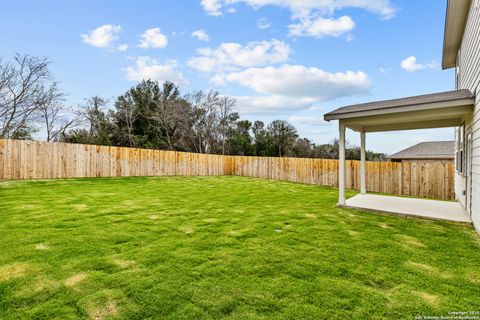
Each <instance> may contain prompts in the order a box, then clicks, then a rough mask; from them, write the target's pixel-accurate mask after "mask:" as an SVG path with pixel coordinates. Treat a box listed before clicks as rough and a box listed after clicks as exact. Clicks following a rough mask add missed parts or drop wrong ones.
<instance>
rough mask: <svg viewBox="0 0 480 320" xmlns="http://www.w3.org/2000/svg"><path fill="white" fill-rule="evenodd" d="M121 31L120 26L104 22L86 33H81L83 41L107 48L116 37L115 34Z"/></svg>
mask: <svg viewBox="0 0 480 320" xmlns="http://www.w3.org/2000/svg"><path fill="white" fill-rule="evenodd" d="M121 31H122V27H121V26H115V25H112V24H105V25H103V26H100V27H98V28H96V29H95V30H92V31H90V32H89V33H88V34H81V35H80V37H81V38H82V40H83V42H85V43H87V44H90V45H92V46H94V47H97V48H107V47H109V46H110V44H111V43H112V42H113V41H115V40H116V39H117V38H118V37H117V34H118V33H119V32H121Z"/></svg>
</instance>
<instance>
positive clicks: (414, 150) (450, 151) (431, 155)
mask: <svg viewBox="0 0 480 320" xmlns="http://www.w3.org/2000/svg"><path fill="white" fill-rule="evenodd" d="M454 152H455V141H432V142H421V143H419V144H416V145H414V146H412V147H410V148H407V149H404V150H402V151H399V152H397V153H395V154H392V155H391V156H388V157H387V159H395V160H400V159H445V160H448V159H453V158H454Z"/></svg>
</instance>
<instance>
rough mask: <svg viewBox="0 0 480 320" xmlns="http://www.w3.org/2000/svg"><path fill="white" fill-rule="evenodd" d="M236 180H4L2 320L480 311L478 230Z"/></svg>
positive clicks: (323, 192) (323, 193)
mask: <svg viewBox="0 0 480 320" xmlns="http://www.w3.org/2000/svg"><path fill="white" fill-rule="evenodd" d="M336 200H337V190H336V189H331V188H324V187H318V186H312V185H302V184H294V183H288V182H278V181H268V180H260V179H251V178H240V177H161V178H122V179H80V180H57V181H53V180H52V181H36V182H4V183H0V318H1V319H54V318H57V319H78V318H87V319H88V318H91V319H110V318H111V319H144V318H147V319H148V318H151V319H159V318H166V319H222V318H231V319H413V318H414V317H415V316H435V315H436V316H440V315H448V312H451V311H473V310H479V309H480V300H479V298H480V242H479V238H478V236H477V234H476V233H475V231H474V230H473V227H472V226H469V225H462V224H455V223H448V222H439V221H429V220H422V219H412V218H410V219H408V218H400V217H395V216H388V215H381V214H373V213H365V212H359V211H354V210H347V209H339V208H336V207H335V203H336Z"/></svg>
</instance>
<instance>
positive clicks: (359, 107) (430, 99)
mask: <svg viewBox="0 0 480 320" xmlns="http://www.w3.org/2000/svg"><path fill="white" fill-rule="evenodd" d="M472 98H474V95H473V94H472V93H471V92H470V91H469V90H465V89H463V90H454V91H446V92H438V93H432V94H425V95H420V96H413V97H407V98H400V99H392V100H382V101H375V102H368V103H362V104H354V105H350V106H346V107H342V108H339V109H336V110H334V111H331V112H329V113H326V114H325V118H326V120H333V119H331V118H332V117H333V118H336V117H335V116H340V115H343V114H346V113H355V112H363V111H372V110H382V109H390V108H399V107H406V106H415V105H425V104H429V103H438V102H449V101H456V100H463V99H472ZM327 118H330V119H327Z"/></svg>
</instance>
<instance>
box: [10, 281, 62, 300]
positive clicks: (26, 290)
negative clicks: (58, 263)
mask: <svg viewBox="0 0 480 320" xmlns="http://www.w3.org/2000/svg"><path fill="white" fill-rule="evenodd" d="M59 286H60V283H59V282H58V281H54V280H52V279H47V278H45V277H43V276H40V277H37V278H36V280H35V281H33V282H32V283H31V284H28V285H27V286H25V287H23V288H22V289H20V290H19V291H17V292H16V296H17V297H21V298H25V297H32V296H35V295H37V294H39V293H40V292H43V291H53V290H56V289H57V288H58V287H59Z"/></svg>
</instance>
